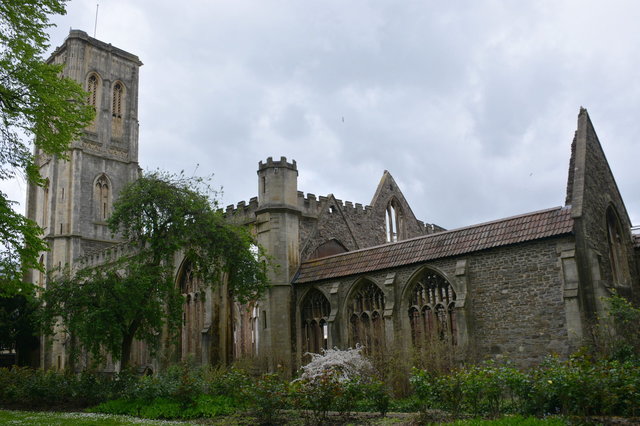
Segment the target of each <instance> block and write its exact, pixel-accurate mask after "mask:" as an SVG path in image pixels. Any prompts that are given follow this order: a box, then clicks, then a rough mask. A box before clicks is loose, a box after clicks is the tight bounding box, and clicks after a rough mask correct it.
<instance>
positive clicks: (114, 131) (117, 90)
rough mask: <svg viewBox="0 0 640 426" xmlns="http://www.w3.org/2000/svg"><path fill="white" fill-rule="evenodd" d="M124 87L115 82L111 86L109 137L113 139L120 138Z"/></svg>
mask: <svg viewBox="0 0 640 426" xmlns="http://www.w3.org/2000/svg"><path fill="white" fill-rule="evenodd" d="M123 97H124V85H123V84H122V83H121V82H119V81H117V82H116V83H115V84H114V85H113V94H112V97H111V117H112V118H111V136H112V137H113V138H115V139H120V138H122V134H123V123H122V116H123V115H124V111H123V110H124V104H123Z"/></svg>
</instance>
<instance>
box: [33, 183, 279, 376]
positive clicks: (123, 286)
mask: <svg viewBox="0 0 640 426" xmlns="http://www.w3.org/2000/svg"><path fill="white" fill-rule="evenodd" d="M203 182H204V181H202V180H199V179H192V178H184V177H182V176H170V175H167V174H162V173H157V172H156V173H149V174H146V175H145V176H143V177H141V178H139V179H138V180H136V181H135V182H133V183H131V184H129V185H128V186H127V187H125V188H124V189H123V190H122V192H121V193H120V197H119V199H118V200H117V201H116V202H115V203H114V211H113V214H112V215H111V217H110V218H109V226H110V228H111V230H112V231H113V232H114V233H119V234H120V235H121V236H122V237H123V238H124V240H125V241H126V250H125V251H126V252H128V253H130V254H129V255H124V256H122V257H120V258H119V259H117V260H115V261H113V262H111V263H108V264H106V265H102V266H100V267H90V266H89V267H86V268H84V269H81V270H79V271H77V272H76V273H75V274H73V275H72V274H71V273H70V272H68V273H67V274H63V275H62V276H61V277H60V278H58V279H57V280H53V281H50V282H49V284H48V288H47V290H46V292H45V294H44V300H45V305H46V311H47V318H48V320H49V323H50V324H51V323H52V322H53V321H54V320H55V318H56V317H59V318H61V319H62V325H63V327H64V329H65V330H66V331H67V332H68V333H69V334H70V335H71V336H73V338H74V339H77V341H78V343H79V344H80V345H81V346H82V347H84V348H85V349H86V350H89V351H91V353H92V354H93V355H94V358H96V359H100V357H101V355H102V353H103V352H102V351H105V350H106V351H107V352H108V353H110V354H111V355H112V356H113V358H115V359H119V360H121V362H122V366H123V367H124V366H126V364H127V362H128V360H129V355H130V351H131V344H132V342H133V339H138V340H141V341H144V342H146V343H148V344H149V345H150V346H151V347H152V348H153V347H155V346H156V345H157V344H158V343H159V336H160V334H161V332H162V330H163V328H164V326H165V325H166V326H167V329H168V330H170V331H172V330H173V331H176V330H177V329H178V327H179V326H180V324H181V319H182V315H181V313H182V303H183V298H182V295H181V293H180V289H179V288H178V287H177V286H176V281H175V278H176V277H175V272H176V271H175V261H176V259H177V257H180V256H184V257H185V258H187V259H188V260H189V261H190V262H191V265H192V272H193V273H194V274H195V275H196V276H197V277H199V278H200V281H201V282H203V283H207V285H217V284H221V283H222V282H225V283H226V284H227V288H228V290H229V292H230V296H232V297H234V298H236V299H238V300H240V301H246V300H249V299H255V298H258V297H259V296H260V295H261V293H262V292H263V291H264V290H265V289H266V287H267V270H266V268H267V263H266V262H265V261H264V254H263V253H262V252H260V251H259V252H258V253H256V252H255V250H254V249H253V248H254V247H255V245H254V244H253V238H252V236H251V233H250V231H249V230H248V229H246V228H244V227H240V226H235V225H232V224H229V223H228V222H227V221H226V220H225V218H224V216H223V214H222V212H221V211H219V210H217V209H216V208H215V202H212V200H211V198H210V193H209V192H208V186H207V185H202V183H203Z"/></svg>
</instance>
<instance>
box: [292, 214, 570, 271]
mask: <svg viewBox="0 0 640 426" xmlns="http://www.w3.org/2000/svg"><path fill="white" fill-rule="evenodd" d="M572 230H573V219H572V218H571V208H570V207H555V208H552V209H548V210H541V211H537V212H533V213H527V214H523V215H520V216H513V217H509V218H506V219H501V220H497V221H493V222H487V223H481V224H479V225H473V226H468V227H465V228H459V229H454V230H451V231H444V232H439V233H437V234H431V235H425V236H422V237H417V238H412V239H410V240H404V241H399V242H397V243H390V244H384V245H381V246H376V247H370V248H366V249H361V250H355V251H351V252H348V253H341V254H337V255H334V256H328V257H324V258H320V259H313V260H309V261H306V262H303V263H302V264H301V265H300V268H299V269H298V273H297V274H296V276H295V277H294V279H293V282H294V283H306V282H311V281H319V280H325V279H331V278H336V277H343V276H347V275H355V274H362V273H365V272H371V271H378V270H381V269H387V268H394V267H398V266H403V265H410V264H412V263H418V262H425V261H427V260H433V259H438V258H442V257H448V256H456V255H459V254H463V253H470V252H474V251H478V250H484V249H489V248H493V247H499V246H504V245H507V244H516V243H521V242H524V241H531V240H537V239H539V238H545V237H551V236H554V235H561V234H568V233H570V232H572Z"/></svg>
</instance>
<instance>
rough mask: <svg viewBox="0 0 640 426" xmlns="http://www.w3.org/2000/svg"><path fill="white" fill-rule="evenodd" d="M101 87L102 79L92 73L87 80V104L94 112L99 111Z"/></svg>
mask: <svg viewBox="0 0 640 426" xmlns="http://www.w3.org/2000/svg"><path fill="white" fill-rule="evenodd" d="M99 86H100V77H98V74H96V73H91V74H90V75H89V77H88V78H87V92H88V96H87V103H88V104H89V105H91V106H92V107H93V109H94V110H97V109H98V100H99V98H98V89H99Z"/></svg>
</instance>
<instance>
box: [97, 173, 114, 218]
mask: <svg viewBox="0 0 640 426" xmlns="http://www.w3.org/2000/svg"><path fill="white" fill-rule="evenodd" d="M94 199H95V206H96V219H97V220H98V221H101V222H105V221H106V220H107V219H108V218H109V216H111V184H110V182H109V178H108V177H107V176H106V175H105V174H102V175H100V176H99V177H98V179H96V183H95V185H94Z"/></svg>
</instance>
